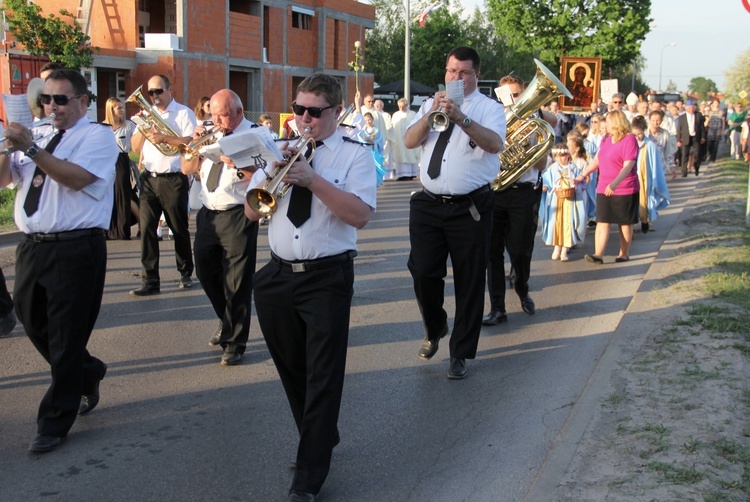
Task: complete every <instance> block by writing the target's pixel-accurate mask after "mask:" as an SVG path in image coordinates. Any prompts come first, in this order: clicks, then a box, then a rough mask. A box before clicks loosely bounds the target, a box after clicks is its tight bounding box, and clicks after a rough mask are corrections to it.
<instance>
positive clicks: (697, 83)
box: [688, 77, 719, 100]
mask: <svg viewBox="0 0 750 502" xmlns="http://www.w3.org/2000/svg"><path fill="white" fill-rule="evenodd" d="M718 90H719V89H718V88H717V87H716V83H715V82H714V81H713V80H711V79H710V78H705V77H694V78H692V79H691V80H690V83H689V84H688V91H690V93H691V94H693V95H695V94H697V95H698V99H700V100H706V99H708V94H709V93H710V92H718Z"/></svg>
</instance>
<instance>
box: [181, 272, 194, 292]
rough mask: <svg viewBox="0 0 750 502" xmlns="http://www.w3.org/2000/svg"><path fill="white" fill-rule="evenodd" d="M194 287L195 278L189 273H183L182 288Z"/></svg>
mask: <svg viewBox="0 0 750 502" xmlns="http://www.w3.org/2000/svg"><path fill="white" fill-rule="evenodd" d="M192 287H193V280H192V279H191V278H190V276H189V275H183V276H182V277H180V286H179V288H180V289H189V288H192Z"/></svg>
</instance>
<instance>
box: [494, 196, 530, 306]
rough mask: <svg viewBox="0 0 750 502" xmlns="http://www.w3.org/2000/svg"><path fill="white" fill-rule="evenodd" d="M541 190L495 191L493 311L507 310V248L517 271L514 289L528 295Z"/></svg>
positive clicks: (513, 266) (520, 295) (518, 292)
mask: <svg viewBox="0 0 750 502" xmlns="http://www.w3.org/2000/svg"><path fill="white" fill-rule="evenodd" d="M541 193H542V192H541V190H534V189H533V188H532V187H531V186H520V187H518V188H513V187H511V188H508V189H507V190H505V191H503V192H495V193H494V198H495V200H494V207H493V209H492V237H491V239H490V259H489V261H488V263H487V285H488V288H489V292H490V305H491V306H492V309H493V310H498V311H500V312H505V250H506V249H507V251H508V256H509V257H510V264H511V267H512V268H513V270H514V271H515V282H514V284H513V289H514V290H515V292H516V294H518V296H519V297H525V296H526V295H528V294H529V277H530V275H531V255H532V253H533V252H534V238H535V236H536V229H537V226H538V221H539V201H540V199H541Z"/></svg>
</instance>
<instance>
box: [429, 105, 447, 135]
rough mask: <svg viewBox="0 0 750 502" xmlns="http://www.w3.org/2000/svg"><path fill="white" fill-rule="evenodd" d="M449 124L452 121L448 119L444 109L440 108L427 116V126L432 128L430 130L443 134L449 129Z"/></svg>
mask: <svg viewBox="0 0 750 502" xmlns="http://www.w3.org/2000/svg"><path fill="white" fill-rule="evenodd" d="M449 124H450V119H449V118H448V115H446V114H445V113H444V112H443V109H442V108H438V109H437V110H435V111H434V112H432V113H430V114H429V115H428V116H427V125H428V126H430V129H432V130H433V131H437V132H443V131H445V130H446V129H448V125H449Z"/></svg>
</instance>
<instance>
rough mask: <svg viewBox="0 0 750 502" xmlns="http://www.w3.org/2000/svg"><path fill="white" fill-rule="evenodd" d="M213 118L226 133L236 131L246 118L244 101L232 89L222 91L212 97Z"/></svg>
mask: <svg viewBox="0 0 750 502" xmlns="http://www.w3.org/2000/svg"><path fill="white" fill-rule="evenodd" d="M211 117H212V119H213V121H214V124H215V125H217V126H219V127H221V128H222V129H224V131H225V132H230V131H234V130H235V129H236V128H237V127H239V125H240V124H241V123H242V120H243V119H244V118H245V114H244V110H243V108H242V100H241V99H240V97H239V96H238V95H237V93H235V92H234V91H232V90H231V89H222V90H220V91H218V92H216V93H215V94H214V95H213V96H211Z"/></svg>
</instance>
